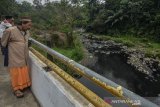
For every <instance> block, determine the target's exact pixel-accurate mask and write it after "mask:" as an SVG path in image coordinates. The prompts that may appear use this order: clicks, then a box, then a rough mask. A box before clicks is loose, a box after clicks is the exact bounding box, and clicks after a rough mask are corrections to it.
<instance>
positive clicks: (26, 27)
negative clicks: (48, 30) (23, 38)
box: [22, 21, 32, 31]
mask: <svg viewBox="0 0 160 107" xmlns="http://www.w3.org/2000/svg"><path fill="white" fill-rule="evenodd" d="M31 27H32V22H31V21H29V22H27V23H22V29H23V30H24V31H27V30H29V29H30V28H31Z"/></svg>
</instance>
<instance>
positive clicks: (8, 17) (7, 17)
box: [5, 16, 13, 20]
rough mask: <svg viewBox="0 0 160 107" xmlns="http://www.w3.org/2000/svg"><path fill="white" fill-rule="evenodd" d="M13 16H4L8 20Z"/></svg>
mask: <svg viewBox="0 0 160 107" xmlns="http://www.w3.org/2000/svg"><path fill="white" fill-rule="evenodd" d="M12 18H13V16H5V19H6V20H8V19H12Z"/></svg>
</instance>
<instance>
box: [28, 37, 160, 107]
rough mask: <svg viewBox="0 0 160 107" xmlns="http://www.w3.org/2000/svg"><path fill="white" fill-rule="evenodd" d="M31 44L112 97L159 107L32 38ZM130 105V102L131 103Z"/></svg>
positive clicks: (143, 106) (143, 105)
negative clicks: (92, 82)
mask: <svg viewBox="0 0 160 107" xmlns="http://www.w3.org/2000/svg"><path fill="white" fill-rule="evenodd" d="M30 40H31V42H32V43H33V44H35V45H37V46H38V47H39V48H41V49H43V50H44V51H45V52H47V53H49V54H50V55H52V56H54V58H55V59H57V60H59V61H60V62H62V63H63V64H65V65H67V66H68V67H69V68H71V69H72V70H74V71H76V72H78V73H80V74H81V75H84V76H85V77H87V78H88V79H90V80H92V81H94V83H96V84H97V85H99V86H101V87H103V88H104V89H105V90H107V91H108V92H109V93H111V94H112V95H114V96H116V97H118V98H120V99H124V100H130V101H131V102H133V103H134V101H137V100H139V101H140V103H141V105H140V106H141V107H158V105H156V104H154V103H152V102H151V101H149V100H147V99H144V98H143V97H140V96H139V95H137V94H135V93H133V92H131V91H129V90H128V89H126V88H124V87H121V86H119V85H118V84H116V83H115V82H113V81H111V80H109V79H107V78H105V77H103V76H101V75H99V74H97V73H96V72H94V71H92V70H90V69H88V68H87V67H85V66H83V65H81V64H79V63H77V62H75V61H73V60H71V59H69V58H67V57H66V56H64V55H62V54H60V53H58V52H56V51H54V50H53V49H51V48H49V47H47V46H45V45H43V44H42V43H40V42H38V41H36V40H34V39H33V38H30ZM129 103H130V102H129ZM133 103H130V105H131V106H133Z"/></svg>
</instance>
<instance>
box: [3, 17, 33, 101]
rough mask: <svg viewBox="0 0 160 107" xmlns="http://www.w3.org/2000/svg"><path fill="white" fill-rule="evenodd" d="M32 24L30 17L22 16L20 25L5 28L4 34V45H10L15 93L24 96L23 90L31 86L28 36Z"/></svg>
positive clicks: (11, 70)
mask: <svg viewBox="0 0 160 107" xmlns="http://www.w3.org/2000/svg"><path fill="white" fill-rule="evenodd" d="M31 26H32V22H31V19H30V18H29V17H23V18H21V20H20V22H19V23H18V26H14V27H10V28H8V29H6V30H5V32H4V34H3V36H2V46H4V47H5V46H7V45H8V50H9V53H8V56H9V65H8V67H9V71H10V76H11V82H12V88H13V91H14V94H15V95H16V96H17V97H18V98H20V97H23V96H24V94H23V92H22V91H23V90H24V89H25V88H27V87H30V85H31V81H30V78H29V67H28V56H29V54H28V52H29V51H28V38H29V31H28V30H29V29H30V28H31Z"/></svg>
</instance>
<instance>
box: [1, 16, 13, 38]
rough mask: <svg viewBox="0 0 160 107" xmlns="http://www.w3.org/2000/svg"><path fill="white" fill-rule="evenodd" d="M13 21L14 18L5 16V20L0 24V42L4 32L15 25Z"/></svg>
mask: <svg viewBox="0 0 160 107" xmlns="http://www.w3.org/2000/svg"><path fill="white" fill-rule="evenodd" d="M13 21H14V19H13V17H12V16H5V20H3V21H2V22H1V24H0V40H1V38H2V35H3V32H4V30H5V29H7V28H9V27H11V26H12V24H13Z"/></svg>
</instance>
